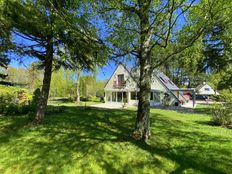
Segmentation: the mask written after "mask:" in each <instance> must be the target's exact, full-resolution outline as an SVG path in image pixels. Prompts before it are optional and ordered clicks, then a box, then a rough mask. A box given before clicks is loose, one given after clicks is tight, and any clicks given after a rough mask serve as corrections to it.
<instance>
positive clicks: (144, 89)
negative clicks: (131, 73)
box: [133, 66, 151, 141]
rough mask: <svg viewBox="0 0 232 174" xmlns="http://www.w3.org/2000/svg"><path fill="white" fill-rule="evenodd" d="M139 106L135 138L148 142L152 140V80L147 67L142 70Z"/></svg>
mask: <svg viewBox="0 0 232 174" xmlns="http://www.w3.org/2000/svg"><path fill="white" fill-rule="evenodd" d="M140 74H141V75H140V80H139V86H140V87H139V89H140V92H139V104H138V110H137V117H136V123H135V130H134V132H133V136H134V138H135V139H137V140H143V141H146V140H147V139H149V138H150V136H151V132H150V92H151V78H150V74H149V71H148V70H147V69H146V66H141V68H140Z"/></svg>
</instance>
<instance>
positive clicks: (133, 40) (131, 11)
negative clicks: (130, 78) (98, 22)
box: [99, 0, 214, 140]
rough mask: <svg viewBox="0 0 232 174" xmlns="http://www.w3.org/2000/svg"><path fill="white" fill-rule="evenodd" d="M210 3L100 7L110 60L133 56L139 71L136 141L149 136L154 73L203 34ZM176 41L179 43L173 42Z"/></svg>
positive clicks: (147, 1) (141, 0)
mask: <svg viewBox="0 0 232 174" xmlns="http://www.w3.org/2000/svg"><path fill="white" fill-rule="evenodd" d="M212 3H214V2H211V1H200V2H198V1H196V0H192V1H189V0H181V1H180V0H168V1H161V0H137V1H133V0H130V1H122V0H121V1H107V2H105V3H102V4H100V5H99V6H100V10H99V11H100V12H101V13H103V14H106V15H105V19H106V20H105V22H106V23H107V22H108V23H107V24H108V26H109V28H110V31H111V32H110V36H109V39H108V42H110V43H111V45H112V57H113V58H115V59H116V58H118V57H121V56H127V58H128V56H130V57H133V58H135V61H136V63H137V64H138V67H139V69H140V78H139V83H138V86H139V90H140V92H139V97H138V98H139V104H138V110H137V117H136V124H135V129H134V132H133V135H134V137H135V138H136V139H138V140H147V139H148V138H149V137H150V119H149V117H150V101H149V99H150V85H151V76H152V73H153V70H154V69H155V68H157V67H159V66H161V65H162V64H164V63H165V62H167V61H168V60H170V58H171V57H173V55H175V54H178V53H180V52H182V51H184V50H185V49H186V48H188V47H190V46H192V45H193V43H194V42H195V41H196V40H197V39H198V38H199V37H200V36H201V35H202V33H203V31H204V30H205V28H206V27H207V25H208V24H209V22H210V21H211V20H210V16H209V15H208V12H210V11H211V8H213V7H214V6H212V5H213V4H212ZM189 19H191V21H190V20H189ZM185 20H187V21H185ZM112 28H113V29H112ZM177 39H178V40H179V41H180V43H179V44H176V43H175V41H176V40H177Z"/></svg>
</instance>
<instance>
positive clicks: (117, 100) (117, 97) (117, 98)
mask: <svg viewBox="0 0 232 174" xmlns="http://www.w3.org/2000/svg"><path fill="white" fill-rule="evenodd" d="M116 102H118V91H116Z"/></svg>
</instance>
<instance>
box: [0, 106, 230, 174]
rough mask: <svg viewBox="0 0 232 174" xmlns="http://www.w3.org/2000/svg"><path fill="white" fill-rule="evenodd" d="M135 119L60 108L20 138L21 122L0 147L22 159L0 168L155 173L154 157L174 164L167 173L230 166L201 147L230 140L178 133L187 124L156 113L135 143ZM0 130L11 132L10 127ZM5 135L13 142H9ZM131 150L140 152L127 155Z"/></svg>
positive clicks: (219, 152) (215, 151)
mask: <svg viewBox="0 0 232 174" xmlns="http://www.w3.org/2000/svg"><path fill="white" fill-rule="evenodd" d="M135 115H136V114H135V111H131V110H107V109H97V108H84V107H66V109H65V111H64V112H62V113H57V114H50V115H49V116H47V117H46V119H45V120H44V122H43V124H42V125H40V126H37V127H28V128H27V134H26V135H25V134H21V132H22V129H24V126H25V124H26V123H27V122H26V121H25V120H24V121H25V122H23V120H22V124H19V126H18V127H17V126H16V129H15V130H14V131H15V132H17V133H15V134H14V131H12V132H8V131H3V133H4V134H5V136H4V137H0V141H1V143H0V145H4V144H6V145H8V147H9V149H8V152H7V154H8V153H9V154H11V153H12V151H13V152H14V153H15V154H20V155H19V156H20V157H21V159H22V160H21V161H17V160H16V161H11V163H7V164H5V165H4V166H5V167H3V169H2V170H3V171H4V170H7V169H8V168H12V167H14V166H15V167H16V168H17V167H18V168H20V169H21V170H20V172H22V173H33V172H35V171H36V172H37V173H64V172H67V173H69V172H71V171H70V170H73V167H74V168H75V167H76V168H79V169H76V170H77V171H78V173H86V172H87V173H88V172H89V173H91V170H95V171H93V173H94V172H95V173H97V172H96V171H97V170H98V167H101V169H102V170H104V171H106V173H133V172H136V171H139V170H141V169H142V168H143V167H144V166H150V167H154V168H155V167H156V168H158V169H160V170H161V169H162V166H163V164H162V163H163V162H162V161H160V159H159V158H156V156H160V157H162V158H165V159H168V160H170V161H172V162H173V163H175V164H176V167H174V168H173V169H171V170H169V173H170V172H171V173H181V172H184V171H185V170H188V169H193V170H194V171H200V172H202V173H223V170H224V173H225V172H226V171H229V169H230V168H232V165H231V163H232V161H231V159H230V158H229V157H230V155H229V154H230V153H231V151H228V149H224V150H223V149H220V147H217V146H212V147H209V146H208V145H207V144H208V143H209V144H210V143H211V144H212V142H216V143H213V144H212V145H214V144H217V143H224V144H227V143H230V142H231V139H227V138H223V137H219V136H212V135H208V134H205V133H203V132H200V131H192V130H191V129H190V130H183V129H179V128H182V127H184V126H189V125H186V123H183V122H182V121H179V120H167V118H165V117H163V115H162V114H155V115H154V114H152V122H153V125H152V129H153V134H154V135H153V137H152V139H151V140H150V141H149V142H148V144H146V143H142V142H137V141H135V140H134V139H133V138H131V137H130V135H129V134H130V133H131V132H132V128H133V127H134V120H135ZM14 121H15V122H14ZM14 121H13V123H12V125H17V121H18V120H17V119H16V120H14ZM13 127H14V126H13ZM4 129H5V130H11V127H5V128H4ZM4 129H3V130H4ZM24 130H25V129H24ZM7 135H10V137H11V140H14V141H12V144H11V142H9V139H7V138H6V137H7ZM132 147H137V149H141V150H143V151H144V152H146V153H144V152H140V151H139V150H136V152H133V151H132V150H131V149H130V148H132ZM128 148H129V149H128ZM135 149H136V148H135ZM117 152H118V153H117ZM134 153H135V154H134ZM147 153H148V154H150V155H151V157H149V158H150V160H140V161H139V159H140V158H142V156H143V155H144V156H145V155H146V156H148V154H147ZM123 154H126V157H125V158H130V155H133V154H134V155H135V156H134V158H135V159H132V160H129V159H128V160H125V161H121V160H122V159H123ZM136 155H138V156H136ZM10 157H11V156H9V158H10ZM92 158H94V160H93V159H92ZM5 160H7V158H5ZM11 160H12V159H11ZM93 161H95V163H97V164H96V165H97V167H96V166H95V168H94V167H92V168H91V167H90V166H91V165H90V164H89V163H91V162H92V163H93ZM77 162H78V164H77ZM92 163H91V164H92ZM218 163H220V164H221V165H222V168H221V167H220V166H218V165H217V164H218ZM92 165H94V164H92ZM118 166H120V167H118ZM0 171H1V169H0ZM167 173H168V170H167Z"/></svg>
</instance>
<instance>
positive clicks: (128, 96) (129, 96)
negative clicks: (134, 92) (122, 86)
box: [127, 91, 131, 104]
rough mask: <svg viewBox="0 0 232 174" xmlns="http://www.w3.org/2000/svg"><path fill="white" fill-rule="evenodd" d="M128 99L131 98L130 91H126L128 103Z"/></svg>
mask: <svg viewBox="0 0 232 174" xmlns="http://www.w3.org/2000/svg"><path fill="white" fill-rule="evenodd" d="M130 99H131V92H130V91H128V95H127V102H128V104H129V103H130Z"/></svg>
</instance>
